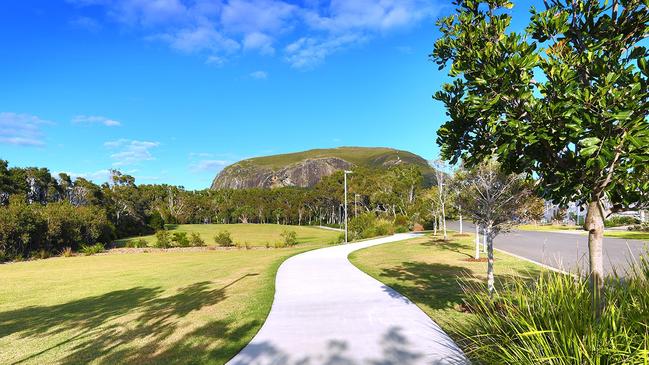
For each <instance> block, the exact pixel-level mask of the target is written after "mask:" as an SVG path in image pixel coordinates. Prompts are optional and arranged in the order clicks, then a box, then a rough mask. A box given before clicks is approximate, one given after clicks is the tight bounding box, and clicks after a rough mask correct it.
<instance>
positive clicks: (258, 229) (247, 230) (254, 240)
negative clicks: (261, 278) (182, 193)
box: [116, 224, 340, 247]
mask: <svg viewBox="0 0 649 365" xmlns="http://www.w3.org/2000/svg"><path fill="white" fill-rule="evenodd" d="M224 230H227V231H229V232H230V233H231V235H232V240H233V241H234V242H235V243H240V244H244V243H246V242H247V243H249V244H250V246H258V247H263V246H266V243H269V244H270V245H271V246H273V244H274V243H275V242H281V241H282V236H281V234H282V232H284V231H285V230H292V231H295V232H296V233H297V239H298V242H299V243H316V242H324V243H331V242H333V241H334V240H336V238H337V237H338V236H339V235H340V233H339V232H336V231H331V230H324V229H321V228H316V227H307V226H283V225H277V224H181V225H178V226H175V227H173V229H171V230H170V232H171V233H173V232H187V234H188V235H189V233H191V232H196V233H198V234H200V236H201V238H202V239H203V240H204V241H205V243H206V244H207V245H208V246H214V245H216V244H215V243H214V235H216V233H217V232H221V231H224ZM141 238H142V239H144V240H146V241H147V243H148V244H149V246H152V245H153V244H154V242H155V236H153V235H151V236H143V237H132V238H127V239H122V240H118V241H117V242H116V243H117V245H118V246H124V245H126V244H127V243H128V242H129V241H132V240H137V239H141Z"/></svg>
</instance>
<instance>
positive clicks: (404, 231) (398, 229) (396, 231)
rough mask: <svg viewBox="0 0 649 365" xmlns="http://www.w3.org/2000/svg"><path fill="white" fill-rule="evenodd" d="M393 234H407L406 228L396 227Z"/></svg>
mask: <svg viewBox="0 0 649 365" xmlns="http://www.w3.org/2000/svg"><path fill="white" fill-rule="evenodd" d="M394 232H395V233H406V232H408V228H407V227H404V226H397V227H396V228H395V229H394Z"/></svg>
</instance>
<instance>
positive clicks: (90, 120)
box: [72, 115, 122, 127]
mask: <svg viewBox="0 0 649 365" xmlns="http://www.w3.org/2000/svg"><path fill="white" fill-rule="evenodd" d="M72 123H76V124H103V125H105V126H106V127H118V126H120V125H122V123H120V122H118V121H116V120H114V119H110V118H106V117H102V116H98V115H77V116H75V117H74V118H72Z"/></svg>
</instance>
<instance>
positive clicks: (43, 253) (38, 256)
mask: <svg viewBox="0 0 649 365" xmlns="http://www.w3.org/2000/svg"><path fill="white" fill-rule="evenodd" d="M29 256H30V258H31V259H32V260H42V259H46V258H48V257H50V252H49V251H47V250H45V249H40V250H38V251H34V252H32V253H31V255H29Z"/></svg>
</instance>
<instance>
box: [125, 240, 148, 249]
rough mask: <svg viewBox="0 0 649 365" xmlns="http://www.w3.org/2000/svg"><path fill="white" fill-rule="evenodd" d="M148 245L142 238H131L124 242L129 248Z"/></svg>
mask: <svg viewBox="0 0 649 365" xmlns="http://www.w3.org/2000/svg"><path fill="white" fill-rule="evenodd" d="M148 246H149V244H148V243H147V241H146V240H145V239H144V238H138V239H133V240H129V241H128V242H126V247H130V248H146V247H148Z"/></svg>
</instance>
